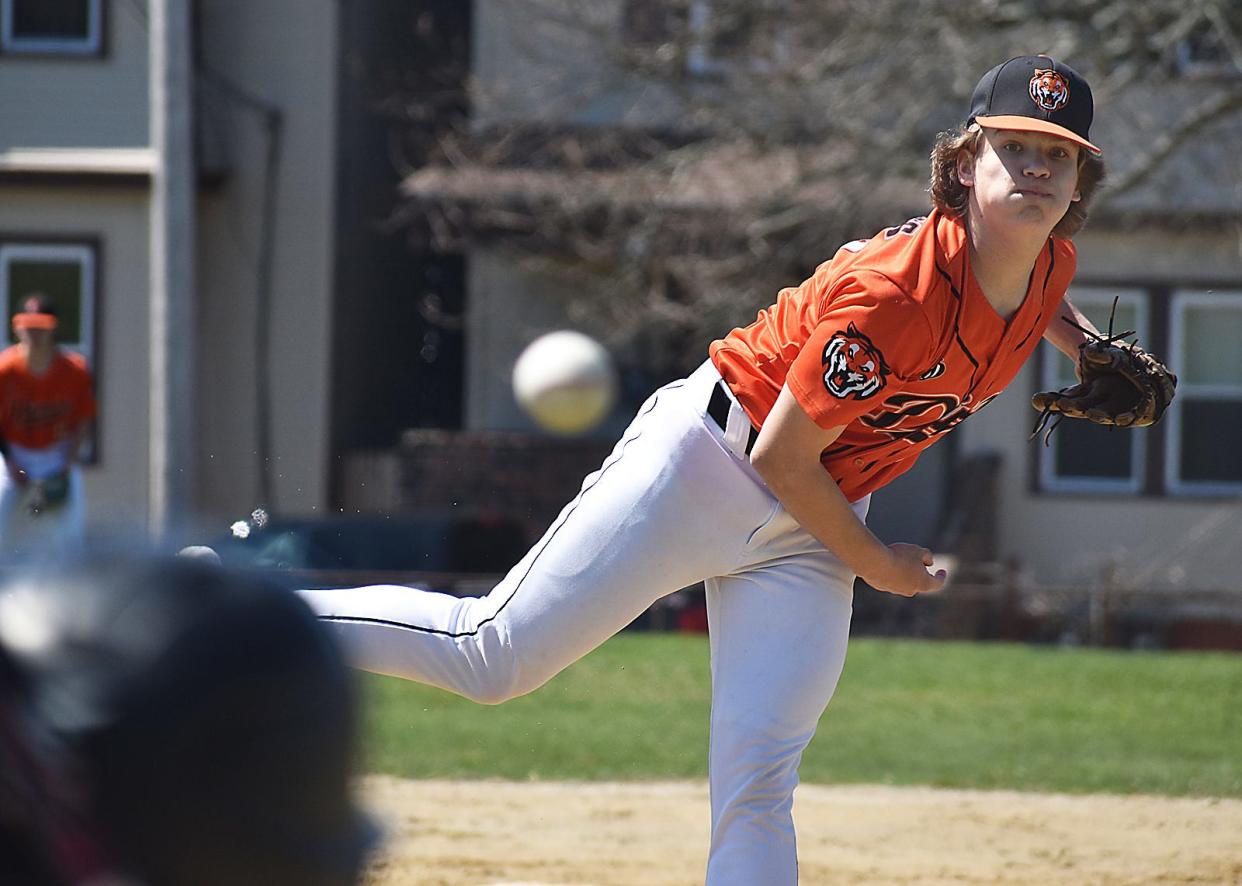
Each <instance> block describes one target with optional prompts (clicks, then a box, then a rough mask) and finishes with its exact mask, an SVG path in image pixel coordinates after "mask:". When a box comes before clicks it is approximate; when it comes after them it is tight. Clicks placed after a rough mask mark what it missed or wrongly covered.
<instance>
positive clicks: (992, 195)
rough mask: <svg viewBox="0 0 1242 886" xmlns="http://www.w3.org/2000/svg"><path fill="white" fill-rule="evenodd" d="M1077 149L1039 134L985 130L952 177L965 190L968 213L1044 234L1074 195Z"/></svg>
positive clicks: (962, 159) (1067, 206) (1075, 192)
mask: <svg viewBox="0 0 1242 886" xmlns="http://www.w3.org/2000/svg"><path fill="white" fill-rule="evenodd" d="M1078 151H1079V148H1078V145H1076V144H1074V143H1073V142H1071V141H1069V140H1067V139H1063V138H1058V137H1057V136H1055V135H1047V134H1045V133H1042V132H1018V131H1016V130H1012V129H985V130H983V137H982V138H981V139H980V140H979V150H978V152H977V153H976V154H975V156H974V157H973V158H972V157H970V156H969V155H966V154H963V156H962V158H961V159H960V160H959V163H958V176H959V178H960V179H961V181H962V183H963V184H965V185H967V186H968V187H969V188H970V189H971V197H970V211H971V212H972V213H978V214H979V215H980V216H981V217H982V218H984V219H992V220H994V221H996V222H999V223H1002V224H1020V225H1024V226H1026V225H1029V226H1031V227H1032V228H1041V229H1044V232H1045V233H1044V235H1045V236H1046V234H1047V232H1048V231H1051V230H1052V228H1053V227H1055V226H1056V224H1057V222H1059V221H1060V220H1061V217H1062V216H1064V215H1065V211H1066V210H1067V209H1069V206H1070V204H1071V203H1073V202H1075V201H1077V200H1080V199H1082V195H1081V194H1080V193H1079V191H1078Z"/></svg>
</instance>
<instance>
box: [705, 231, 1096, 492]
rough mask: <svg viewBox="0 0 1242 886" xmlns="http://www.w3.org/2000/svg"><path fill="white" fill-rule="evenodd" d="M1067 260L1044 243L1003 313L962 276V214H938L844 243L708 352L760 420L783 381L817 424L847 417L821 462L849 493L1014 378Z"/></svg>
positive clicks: (876, 479) (1064, 279)
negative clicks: (1019, 297)
mask: <svg viewBox="0 0 1242 886" xmlns="http://www.w3.org/2000/svg"><path fill="white" fill-rule="evenodd" d="M1075 267H1076V253H1075V251H1074V246H1073V244H1072V243H1071V242H1069V241H1068V240H1063V239H1060V238H1056V237H1053V238H1050V239H1049V240H1048V243H1047V246H1046V247H1045V249H1044V250H1043V251H1042V252H1041V253H1040V256H1039V259H1038V261H1036V263H1035V269H1034V271H1033V272H1032V274H1031V282H1030V287H1029V289H1028V290H1027V295H1026V299H1025V300H1024V301H1023V303H1022V305H1021V307H1020V308H1019V309H1018V310H1017V311H1016V312H1015V313H1014V314H1013V315H1012V316H1011V317H1010V318H1009V319H1008V320H1005V319H1004V318H1002V317H1001V316H1000V315H999V314H997V313H996V311H995V310H994V309H993V308H992V306H991V305H990V304H989V303H988V301H987V299H986V298H985V297H984V295H983V292H982V291H981V290H980V289H979V285H978V284H977V283H976V282H975V279H974V275H973V274H972V273H971V271H970V249H969V242H968V240H967V236H966V229H965V227H964V226H963V224H962V222H961V221H960V220H959V219H957V218H955V217H953V216H949V215H945V214H943V213H941V212H940V211H939V210H935V211H933V212H932V213H931V214H930V215H929V216H926V217H920V218H914V219H911V220H910V221H908V222H906V223H905V224H903V225H899V226H897V227H892V228H888V229H886V230H884V231H881V232H880V233H879V234H877V235H876V236H875V237H873V238H871V239H870V240H865V241H863V240H860V241H855V242H853V243H848V244H846V245H845V246H843V247H841V249H840V250H838V252H837V254H836V255H835V256H834V257H833V258H832V259H831V260H829V261H827V262H824V263H823V264H822V265H820V266H819V267H818V268H817V269H816V271H815V273H814V275H813V276H812V277H811V278H810V279H808V280H807V281H805V282H804V283H803V284H802V285H801V286H798V287H797V288H790V289H785V290H782V291H781V292H780V294H779V295H778V296H777V300H776V303H775V304H773V305H772V306H771V307H769V308H767V309H765V310H763V311H761V312H760V313H759V317H758V319H756V320H755V322H754V323H752V324H751V325H750V326H747V327H746V328H744V329H734V330H733V331H732V332H730V333H729V334H728V335H727V336H725V338H723V339H720V340H718V341H715V342H713V343H712V345H711V348H710V351H709V353H710V355H711V359H712V362H713V363H714V364H715V366H716V368H717V369H718V370H719V372H720V375H721V377H722V378H723V379H724V380H725V381H726V382H727V383H728V385H729V387H730V388H731V389H732V390H733V393H734V395H735V396H736V397H737V399H738V402H739V403H740V404H741V405H742V407H743V408H744V409H745V410H746V414H747V415H748V416H749V417H750V420H751V422H752V423H754V425H755V427H762V425H763V421H764V419H765V418H766V417H767V415H768V413H769V412H770V411H771V409H772V406H773V404H774V403H775V402H776V397H777V394H779V393H780V390H781V387H782V386H783V385H786V384H787V385H788V386H789V389H790V391H791V393H792V394H793V395H794V397H795V399H796V400H797V401H798V403H799V404H800V405H801V406H802V408H803V409H804V410H805V411H806V414H807V415H809V416H810V417H811V418H812V419H813V420H814V421H815V423H816V424H818V425H820V426H821V427H823V428H832V427H836V426H839V425H844V426H845V430H844V432H843V433H842V434H841V436H840V437H839V438H838V439H837V440H836V441H835V442H834V443H833V444H832V445H831V446H830V447H829V448H828V449H825V450H824V453H823V455H822V457H821V461H822V462H823V464H824V467H825V468H826V469H827V470H828V472H829V473H830V474H831V475H832V477H833V478H834V479H835V480H836V481H837V483H838V485H840V487H841V491H842V492H843V493H845V496H846V497H847V498H848V499H849V500H850V501H857V500H858V499H860V498H862V497H863V496H864V495H867V494H868V493H870V492H874V491H875V490H876V489H878V488H880V487H882V486H884V485H885V484H886V483H888V482H889V481H890V480H892V479H893V478H894V477H896V476H898V475H899V474H901V473H903V472H905V471H907V470H909V468H910V467H911V466H912V465H913V464H914V462H915V460H916V459H917V458H918V455H919V453H920V452H922V451H923V450H924V449H926V448H927V447H928V446H930V445H931V444H932V443H934V442H935V441H936V440H938V439H939V438H940V436H941V435H943V434H944V433H945V432H947V431H949V430H950V429H952V428H954V427H956V426H957V425H958V424H960V423H961V422H962V421H963V420H964V419H966V418H967V416H969V415H971V414H972V413H974V412H977V411H978V410H980V409H982V408H983V407H984V406H986V405H987V403H988V402H989V401H990V400H992V398H994V397H995V396H996V395H997V394H999V393H1000V392H1001V391H1002V390H1003V389H1004V387H1005V386H1006V385H1007V384H1008V383H1009V382H1010V381H1012V380H1013V377H1014V376H1015V375H1016V374H1017V373H1018V370H1019V369H1020V368H1021V367H1022V364H1023V363H1024V362H1025V361H1026V359H1027V357H1028V356H1030V354H1031V352H1032V351H1034V349H1035V346H1036V345H1037V344H1038V343H1039V340H1040V338H1041V337H1042V336H1043V333H1044V330H1045V329H1047V327H1048V324H1049V322H1051V320H1052V319H1053V317H1054V316H1055V314H1056V309H1057V306H1058V304H1059V303H1060V301H1061V299H1062V297H1063V296H1064V295H1065V290H1066V289H1067V288H1068V287H1069V283H1070V280H1071V279H1072V278H1073V276H1074V270H1075Z"/></svg>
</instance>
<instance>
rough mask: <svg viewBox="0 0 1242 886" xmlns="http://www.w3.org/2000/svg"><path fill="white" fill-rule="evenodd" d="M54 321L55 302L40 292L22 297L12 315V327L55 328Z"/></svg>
mask: <svg viewBox="0 0 1242 886" xmlns="http://www.w3.org/2000/svg"><path fill="white" fill-rule="evenodd" d="M56 323H57V320H56V303H55V302H53V301H52V300H51V299H50V298H48V297H47V296H46V295H42V294H41V293H34V294H31V295H28V296H26V297H25V298H23V299H22V303H21V307H20V308H18V310H17V313H15V314H14V315H13V328H14V329H55V328H56Z"/></svg>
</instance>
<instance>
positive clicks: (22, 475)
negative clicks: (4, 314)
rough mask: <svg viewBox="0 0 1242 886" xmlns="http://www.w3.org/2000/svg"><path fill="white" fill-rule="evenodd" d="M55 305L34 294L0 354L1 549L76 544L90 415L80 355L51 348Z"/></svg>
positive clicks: (87, 380)
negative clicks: (0, 446) (11, 339)
mask: <svg viewBox="0 0 1242 886" xmlns="http://www.w3.org/2000/svg"><path fill="white" fill-rule="evenodd" d="M57 322H58V321H57V313H56V306H55V304H54V303H53V302H52V300H51V299H50V298H48V297H47V296H45V295H41V294H38V293H32V294H30V295H27V296H26V297H24V298H23V299H22V301H21V306H20V308H19V309H18V311H17V312H16V313H15V314H14V315H13V331H14V334H15V335H16V336H17V344H15V345H11V346H10V347H8V348H5V349H4V350H3V351H0V441H2V444H3V450H4V460H5V468H6V469H5V470H4V471H0V550H3V551H5V552H6V553H10V554H11V553H14V552H15V551H21V552H22V553H34V552H40V551H42V552H46V553H56V552H59V551H63V550H64V549H65V548H66V547H71V546H74V545H77V544H79V543H80V542H81V541H82V535H83V532H84V529H85V512H86V506H85V500H84V493H83V489H82V476H81V471H80V470H79V468H78V458H79V455H80V454H81V452H82V446H83V444H84V443H85V441H86V437H87V434H88V433H89V431H90V426H91V422H92V421H93V420H94V418H95V415H96V411H97V408H96V404H95V397H94V394H93V392H92V381H91V374H90V370H88V369H87V367H86V360H85V359H84V358H83V357H82V355H81V354H77V353H73V352H69V351H63V350H61V349H60V348H59V347H57V346H56V342H55V334H56V326H57Z"/></svg>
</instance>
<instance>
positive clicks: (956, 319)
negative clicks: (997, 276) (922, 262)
mask: <svg viewBox="0 0 1242 886" xmlns="http://www.w3.org/2000/svg"><path fill="white" fill-rule="evenodd" d="M936 270H937V271H939V272H940V276H942V277H944V279H945V281H946V282H947V283H948V284H949V291H950V292H952V293H953V297H954V298H956V299H957V313H956V314H954V315H953V338H954V340H955V341H956V342H957V346H958V347H959V348H961V349H962V353H963V354H965V355H966V359H967V360H969V361H970V365H971V366H973V367H974V369H972V370H970V384H968V385H967V386H966V391H967V392H968V393H969V392H970V391H973V390H974V389H975V375H976V374H977V373H978V372H979V361H978V360H976V359H975V355H974V354H972V353H971V352H970V348H968V347H966V342H964V341H962V332H961V329H962V327H961V316H962V293H961V291H960V290H959V289H958V288H957V284H956V283H955V282H953V278H952V277H951V276H950V275H949V272H948V271H946V270H945V269H944V268H942V267H940V265H939V264H937V265H936Z"/></svg>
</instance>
